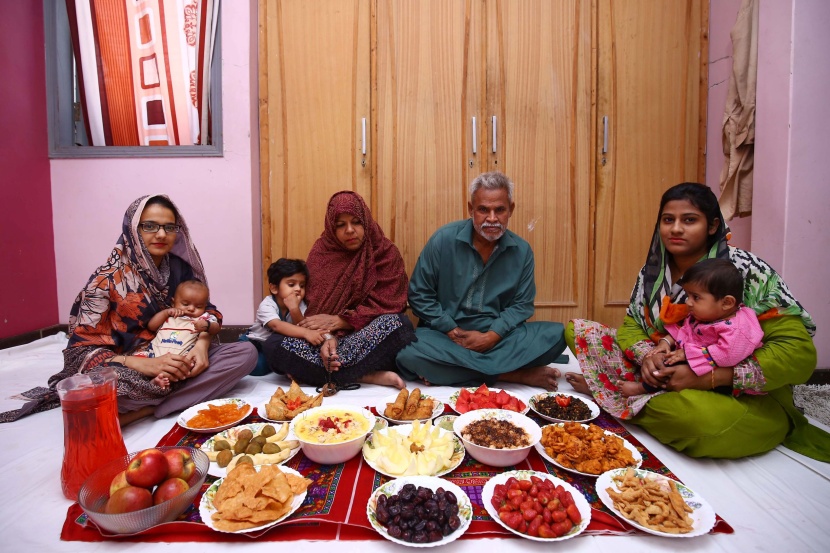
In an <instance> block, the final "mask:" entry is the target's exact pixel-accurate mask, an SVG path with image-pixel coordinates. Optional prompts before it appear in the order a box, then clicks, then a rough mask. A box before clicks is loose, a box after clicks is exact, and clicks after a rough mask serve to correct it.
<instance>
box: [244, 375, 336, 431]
mask: <svg viewBox="0 0 830 553" xmlns="http://www.w3.org/2000/svg"><path fill="white" fill-rule="evenodd" d="M322 404H323V394H322V393H319V394H317V395H314V396H310V395H308V394H306V393H305V392H303V390H302V388H300V385H299V384H297V383H296V382H294V381H291V387H290V388H289V389H288V392H287V393H286V392H285V391H284V390H283V389H282V388H277V391H276V392H274V395H272V396H271V399H269V400H268V401H267V402H266V403H264V404H261V405H258V406H257V412H258V413H259V416H260V417H262V418H263V419H265V420H268V421H272V422H285V421H290V420H292V419H293V418H294V417H296V416H297V415H299V414H300V413H302V412H303V411H308V410H309V409H311V408H312V407H320V406H321V405H322Z"/></svg>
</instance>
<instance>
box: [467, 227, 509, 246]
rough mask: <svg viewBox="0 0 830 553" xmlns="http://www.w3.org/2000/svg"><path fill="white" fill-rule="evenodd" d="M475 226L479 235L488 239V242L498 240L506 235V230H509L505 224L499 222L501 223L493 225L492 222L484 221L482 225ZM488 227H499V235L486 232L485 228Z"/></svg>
mask: <svg viewBox="0 0 830 553" xmlns="http://www.w3.org/2000/svg"><path fill="white" fill-rule="evenodd" d="M473 226H474V227H475V229H476V232H477V233H478V235H479V236H481V237H482V238H484V239H485V240H487V241H488V242H495V241H496V240H498V239H499V238H501V237H502V236H504V231H506V230H507V228H506V227H505V226H504V225H502V224H499V223H496V224H495V225H491V224H488V223H483V224H481V225H473ZM486 228H497V229H499V231H500V232H499V233H498V235H495V236H494V235H492V234H486V233H485V232H484V229H486Z"/></svg>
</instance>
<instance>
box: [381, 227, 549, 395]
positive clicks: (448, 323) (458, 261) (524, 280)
mask: <svg viewBox="0 0 830 553" xmlns="http://www.w3.org/2000/svg"><path fill="white" fill-rule="evenodd" d="M473 232H475V231H474V229H473V223H472V220H471V219H466V220H463V221H457V222H454V223H450V224H448V225H445V226H443V227H441V228H440V229H438V231H436V232H435V234H434V235H433V236H432V238H430V240H429V242H427V244H426V246H424V249H423V251H422V252H421V255H420V257H419V258H418V263H417V264H416V265H415V269H414V271H413V272H412V277H411V278H410V281H409V305H410V307H411V308H412V312H413V313H414V314H415V315H416V316H417V317H418V318H419V319H420V323H419V325H418V329H417V330H416V336H417V338H418V341H417V342H414V343H412V344H410V345H409V346H407V347H406V348H404V349H403V350H402V351H401V352H400V353H399V354H398V358H397V363H398V367H399V368H400V369H401V372H402V373H403V375H404V377H406V378H410V379H415V378H424V379H426V380H427V381H428V382H430V383H432V384H436V385H459V386H472V385H478V384H481V383H486V384H488V385H492V384H493V383H494V382H495V381H496V380H497V378H498V375H500V374H503V373H506V372H510V371H513V370H516V369H520V368H524V367H534V366H540V365H547V364H548V363H551V362H553V361H555V360H556V358H557V357H559V354H561V353H562V351H564V349H565V342H564V337H563V327H562V325H561V324H560V323H551V322H533V323H527V322H525V321H527V319H528V318H529V317H531V316H532V315H533V310H534V308H533V299H534V298H535V296H536V283H535V281H534V276H533V271H534V267H535V263H534V260H533V251H532V250H531V248H530V244H528V243H527V242H526V241H525V240H523V239H522V238H520V237H519V236H517V235H516V234H514V233H512V232H510V231H509V230H508V231H506V232H505V234H504V236H502V237H501V238H500V239H499V241H498V244H497V246H496V249H495V251H494V252H493V254H492V255H491V256H490V259H488V261H487V263H486V264H483V263H482V259H481V255H480V254H479V253H478V251H476V249H475V247H474V246H473ZM456 327H460V328H462V329H464V330H477V331H479V332H487V331H488V330H492V331H493V332H495V333H497V334H498V335H499V336H501V340H500V341H499V342H498V343H497V344H496V345H495V347H493V348H492V349H491V350H489V351H486V352H484V353H478V352H475V351H472V350H468V349H466V348H464V347H462V346H459V345H457V344H455V343H454V342H453V341H452V340H450V338H449V337H448V336H447V332H449V331H450V330H453V329H454V328H456Z"/></svg>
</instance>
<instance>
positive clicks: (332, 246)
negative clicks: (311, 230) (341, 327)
mask: <svg viewBox="0 0 830 553" xmlns="http://www.w3.org/2000/svg"><path fill="white" fill-rule="evenodd" d="M343 213H348V214H349V215H352V216H354V217H357V218H358V219H359V220H360V222H361V223H363V229H364V239H363V244H361V246H360V249H358V250H357V251H349V250H347V249H346V248H345V247H344V246H343V245H342V244H341V243H340V241H339V240H337V236H336V234H335V229H336V223H337V217H339V216H340V215H341V214H343ZM306 263H307V265H308V272H309V284H308V289H307V291H306V301H307V302H308V310H307V311H306V315H316V314H319V313H325V314H328V315H339V316H341V317H343V319H345V320H346V321H348V322H349V324H351V325H352V326H353V327H354V328H355V330H360V329H361V328H363V327H364V326H366V325H367V324H368V323H370V322H371V321H372V320H374V319H375V318H377V317H378V316H379V315H385V314H395V313H402V312H403V311H404V309H405V308H406V291H407V286H408V279H407V277H406V271H405V267H404V263H403V258H402V257H401V254H400V252H399V251H398V248H397V247H396V246H395V244H393V243H392V241H391V240H389V239H388V238H387V237H386V236H385V235H384V234H383V231H382V230H381V228H380V226H379V225H378V224H377V222H376V221H375V220H374V219H373V218H372V213H371V212H370V211H369V208H368V206H367V205H366V202H364V201H363V198H361V197H360V195H358V194H357V193H355V192H350V191H343V192H337V193H336V194H334V195H333V196H332V197H331V199H330V200H329V204H328V208H327V209H326V220H325V228H324V230H323V234H321V235H320V238H318V239H317V241H316V242H315V243H314V246H313V247H312V248H311V252H309V254H308V259H307V261H306Z"/></svg>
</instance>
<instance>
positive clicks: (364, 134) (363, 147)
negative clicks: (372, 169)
mask: <svg viewBox="0 0 830 553" xmlns="http://www.w3.org/2000/svg"><path fill="white" fill-rule="evenodd" d="M360 126H361V130H362V140H361V143H362V149H363V155H364V156H365V155H366V118H365V117H364V118H363V119H362V120H361V122H360Z"/></svg>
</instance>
